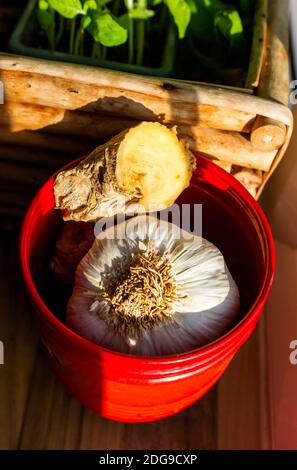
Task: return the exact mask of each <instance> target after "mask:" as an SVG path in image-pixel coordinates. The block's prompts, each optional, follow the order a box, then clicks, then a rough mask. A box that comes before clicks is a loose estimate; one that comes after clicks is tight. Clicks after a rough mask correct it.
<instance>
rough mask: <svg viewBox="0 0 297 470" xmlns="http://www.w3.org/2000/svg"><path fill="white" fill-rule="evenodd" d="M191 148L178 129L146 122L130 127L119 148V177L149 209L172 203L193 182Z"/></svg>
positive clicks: (117, 171)
mask: <svg viewBox="0 0 297 470" xmlns="http://www.w3.org/2000/svg"><path fill="white" fill-rule="evenodd" d="M192 169H193V168H192V162H191V157H190V155H189V151H188V150H187V149H186V148H185V146H184V144H183V143H182V142H180V141H179V140H178V138H177V135H176V134H175V132H174V131H173V130H171V129H168V128H167V127H165V126H163V125H162V124H159V123H153V122H143V123H141V124H139V125H138V126H136V127H135V128H133V129H130V130H129V132H128V133H127V134H126V136H125V138H124V140H123V141H122V142H121V145H120V147H119V149H118V154H117V163H116V172H115V173H116V180H117V184H118V186H119V188H120V189H121V190H123V192H124V193H126V194H130V193H131V194H133V193H135V188H137V189H138V190H139V193H140V195H141V197H140V199H139V201H138V203H139V204H140V205H142V206H143V207H144V209H145V210H146V211H154V210H161V209H162V208H165V207H169V206H171V205H172V204H173V203H174V202H175V200H176V199H177V197H178V196H179V195H180V194H181V193H182V191H183V190H184V189H185V188H187V187H188V186H189V184H190V179H191V176H192Z"/></svg>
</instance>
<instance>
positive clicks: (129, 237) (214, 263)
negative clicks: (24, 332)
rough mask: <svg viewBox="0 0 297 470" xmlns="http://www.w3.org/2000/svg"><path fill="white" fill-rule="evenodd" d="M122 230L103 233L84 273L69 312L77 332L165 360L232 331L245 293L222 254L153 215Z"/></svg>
mask: <svg viewBox="0 0 297 470" xmlns="http://www.w3.org/2000/svg"><path fill="white" fill-rule="evenodd" d="M116 228H117V236H116V237H114V232H113V230H114V228H113V227H110V228H108V229H107V230H106V231H103V232H101V233H100V235H99V237H97V239H96V240H95V242H94V244H93V246H92V248H91V249H90V251H89V252H88V253H87V255H86V256H85V257H84V258H83V259H82V261H81V262H80V264H79V266H78V268H77V271H76V279H75V286H74V290H73V293H72V296H71V298H70V300H69V303H68V306H67V323H68V325H69V326H70V327H71V328H72V329H73V330H74V331H76V332H77V333H79V334H80V335H81V336H83V337H85V338H87V339H89V340H90V341H92V342H94V343H96V344H100V345H102V346H104V347H106V348H109V349H112V350H115V351H119V352H123V353H132V354H137V355H145V356H160V355H166V354H174V353H181V352H185V351H189V350H191V349H194V348H197V347H199V346H203V345H205V344H207V343H209V342H211V341H213V340H215V339H217V338H218V337H219V336H220V335H222V334H223V333H224V332H225V331H226V329H228V327H230V325H231V324H232V322H233V320H234V319H235V317H236V314H237V313H238V310H239V292H238V289H237V286H236V284H235V282H234V280H233V279H232V276H231V274H230V273H229V271H228V268H227V266H226V264H225V261H224V258H223V255H222V254H221V253H220V251H219V250H218V248H216V247H215V246H214V245H213V244H212V243H210V242H209V241H207V240H205V239H202V238H199V237H196V236H194V235H190V234H188V233H187V232H185V231H183V230H181V229H179V228H178V227H177V226H175V225H172V224H170V223H168V222H165V221H162V220H158V219H157V218H155V217H152V216H148V215H140V216H136V217H133V218H132V219H130V220H127V221H126V222H123V223H122V224H119V225H118V226H117V227H116ZM119 234H122V235H123V236H119Z"/></svg>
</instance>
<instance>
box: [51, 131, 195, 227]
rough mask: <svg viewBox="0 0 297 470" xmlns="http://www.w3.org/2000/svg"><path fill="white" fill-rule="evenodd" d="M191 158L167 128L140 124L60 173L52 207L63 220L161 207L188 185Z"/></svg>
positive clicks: (96, 218) (96, 217)
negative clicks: (56, 209)
mask: <svg viewBox="0 0 297 470" xmlns="http://www.w3.org/2000/svg"><path fill="white" fill-rule="evenodd" d="M194 161H195V159H194V156H193V154H192V153H191V152H190V150H188V149H187V148H186V147H185V145H184V144H183V143H182V142H181V141H180V140H179V139H178V137H177V135H176V133H175V132H174V131H173V130H171V129H168V128H167V127H166V126H164V125H162V124H160V123H156V122H142V123H140V124H139V125H137V126H136V127H133V128H131V129H128V130H125V131H123V132H121V133H120V134H118V135H116V136H115V137H114V138H113V139H111V140H110V141H109V142H107V143H106V144H104V145H101V146H99V147H97V148H96V149H95V150H94V151H93V152H92V153H91V154H90V155H89V156H88V157H87V158H85V159H84V160H83V161H81V162H80V163H79V164H78V165H77V166H75V167H74V168H71V169H70V170H65V171H62V172H60V173H59V174H58V176H57V177H56V180H55V184H54V195H55V203H56V207H57V208H60V209H62V211H63V218H64V220H75V221H85V222H86V221H96V220H98V219H99V218H100V217H110V216H113V215H115V214H119V213H126V214H129V213H142V212H150V211H156V210H162V209H164V208H166V207H169V206H170V205H172V204H173V203H174V202H175V200H176V199H177V197H178V196H179V195H180V194H181V193H182V191H183V190H184V189H185V188H187V187H188V186H189V184H190V180H191V176H192V171H193V168H194Z"/></svg>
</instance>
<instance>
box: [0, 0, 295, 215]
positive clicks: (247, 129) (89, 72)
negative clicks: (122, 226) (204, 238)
mask: <svg viewBox="0 0 297 470" xmlns="http://www.w3.org/2000/svg"><path fill="white" fill-rule="evenodd" d="M267 5H268V2H267V0H258V3H257V13H256V16H255V27H254V40H253V47H252V54H251V60H250V68H249V72H248V76H247V83H246V89H236V88H233V89H231V88H226V87H219V86H214V85H206V84H201V83H197V82H185V81H181V80H174V79H160V78H153V77H144V76H139V75H133V74H126V73H123V72H116V71H111V70H106V69H99V68H93V67H90V66H82V65H75V64H64V63H60V62H52V61H46V60H40V59H38V60H37V59H32V58H27V57H19V56H15V55H8V54H4V53H3V54H0V80H2V82H3V84H4V90H5V103H4V105H2V106H0V141H2V144H1V148H0V173H1V175H3V174H6V175H9V174H10V175H11V176H10V177H9V178H8V180H9V181H8V186H10V180H13V181H15V182H17V183H19V182H22V183H23V184H22V188H25V189H26V188H27V187H33V186H34V187H35V186H36V187H37V186H38V185H39V184H40V183H41V182H43V181H44V179H45V178H46V176H47V175H48V174H49V173H50V172H52V171H53V170H54V169H56V168H58V167H60V166H62V165H63V164H64V163H65V162H66V161H69V160H70V159H73V158H75V157H76V156H78V155H81V154H84V153H87V152H89V151H90V150H91V149H92V148H93V147H94V146H95V145H97V144H98V143H101V142H102V141H103V140H106V139H108V138H110V137H112V136H113V135H114V134H115V133H117V132H119V131H121V130H123V129H124V128H127V127H129V126H133V125H135V124H136V123H137V122H138V121H140V120H148V121H160V122H163V123H165V124H168V125H171V126H177V130H178V132H179V134H180V135H181V136H182V137H183V138H184V139H185V140H186V141H187V142H188V144H189V146H190V147H191V148H192V149H193V150H196V151H200V152H202V153H204V154H205V155H207V156H208V157H209V158H211V159H212V160H214V161H215V162H216V163H217V164H219V165H220V166H222V167H223V168H225V169H226V170H227V171H229V172H232V173H233V174H234V175H235V177H236V178H238V179H239V180H240V181H241V182H242V183H243V184H245V185H246V187H247V188H248V189H249V190H250V192H251V193H252V194H253V195H254V196H255V197H259V195H260V194H261V192H262V190H263V188H264V186H265V184H266V182H267V180H268V178H269V177H270V175H271V174H272V172H273V171H274V170H275V168H276V167H277V165H278V163H279V162H280V160H281V158H282V156H283V155H284V152H285V149H286V147H287V145H288V142H289V140H290V137H291V133H292V126H293V119H292V114H291V111H290V110H289V109H288V107H287V106H288V90H289V64H288V15H287V9H286V6H287V1H283V0H271V1H270V2H269V14H268V21H267V12H268V10H267ZM259 44H260V46H261V47H259ZM4 179H6V178H3V176H1V180H4ZM0 183H1V182H0ZM3 184H4V183H3ZM5 184H7V181H6V183H5ZM25 189H24V191H25ZM13 192H15V191H13ZM7 197H8V196H7ZM22 201H24V199H22ZM3 204H4V203H3ZM1 207H2V204H1V201H0V210H1Z"/></svg>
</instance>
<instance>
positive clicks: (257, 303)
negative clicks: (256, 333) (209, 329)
mask: <svg viewBox="0 0 297 470" xmlns="http://www.w3.org/2000/svg"><path fill="white" fill-rule="evenodd" d="M195 155H196V159H197V163H198V164H197V170H199V168H203V167H204V168H206V169H207V170H208V171H211V172H212V173H214V175H215V176H216V177H218V178H220V179H221V181H222V183H225V184H227V185H228V187H231V188H232V189H233V190H234V191H235V192H236V194H237V196H239V199H240V200H241V201H242V202H244V205H245V206H246V207H247V208H249V209H250V210H251V211H252V213H253V215H254V217H255V218H256V220H257V222H258V224H259V227H260V228H261V229H262V230H261V231H262V238H263V241H264V246H263V249H265V253H266V258H267V263H266V267H265V274H264V275H263V284H262V287H261V289H260V290H259V292H258V294H257V296H256V298H255V300H254V302H253V303H252V305H251V306H250V308H249V310H248V311H247V312H246V314H245V315H244V316H243V317H242V318H241V320H240V321H239V322H238V323H236V324H235V325H234V326H233V327H232V328H231V329H230V330H228V331H227V332H226V333H225V334H224V335H222V336H220V337H219V338H217V339H216V340H214V341H212V342H210V343H208V344H206V345H205V346H201V347H199V348H195V349H192V350H190V351H186V352H183V353H178V354H170V355H164V356H139V355H132V354H128V353H122V352H118V351H113V350H111V349H108V348H105V347H103V346H100V345H97V344H95V343H92V342H91V341H89V340H88V339H85V338H83V337H82V336H80V335H79V334H78V333H76V332H74V331H73V330H72V329H70V328H69V327H68V326H67V325H66V324H65V323H63V322H62V321H61V320H59V319H58V318H57V317H56V315H55V314H54V313H53V312H52V311H51V310H50V309H49V307H48V306H47V304H46V303H45V301H44V300H43V298H42V297H41V295H40V294H39V291H38V289H37V286H36V284H35V282H34V280H33V276H32V274H31V269H30V260H29V253H28V250H27V239H28V235H27V234H28V230H29V228H30V225H31V218H32V214H33V213H34V212H35V210H36V208H37V206H38V203H39V198H40V194H41V192H42V191H43V189H44V188H45V187H46V186H47V185H53V182H54V178H55V176H56V175H57V174H58V173H59V172H60V171H62V170H65V169H66V168H71V167H72V166H74V165H75V164H77V163H78V162H79V161H80V160H82V159H83V158H84V157H80V158H78V159H75V160H73V161H71V162H70V163H68V164H67V165H65V166H64V167H63V168H62V169H60V170H58V171H57V172H56V173H55V174H54V175H52V176H51V177H50V178H49V179H48V180H47V181H46V182H45V183H44V184H43V185H42V187H41V188H40V189H39V191H38V192H37V193H36V195H35V197H34V198H33V200H32V202H31V204H30V206H29V208H28V210H27V212H26V214H25V216H24V219H23V224H22V228H21V233H20V241H19V255H20V261H21V271H22V274H23V278H24V281H25V285H26V287H27V290H28V292H29V295H30V297H31V299H32V300H33V302H34V304H35V306H36V307H37V309H38V314H39V315H40V314H42V315H43V317H45V319H46V320H47V322H48V323H50V325H51V326H52V327H53V328H54V329H56V330H58V331H59V332H60V333H62V334H63V335H66V336H67V337H68V339H72V340H73V341H76V342H77V344H79V346H80V347H82V348H84V349H85V351H86V352H88V353H89V354H90V355H94V356H96V358H97V359H98V355H99V353H100V357H102V354H105V355H106V356H110V357H111V356H112V357H117V358H118V359H120V358H122V359H125V360H129V361H131V362H134V361H139V360H141V361H143V362H147V363H158V364H159V365H160V364H161V363H163V364H166V363H172V362H174V363H178V362H181V361H187V360H189V361H191V360H193V359H194V358H197V357H199V358H201V359H202V358H205V359H207V358H210V357H213V356H214V355H216V354H221V353H223V352H226V350H229V349H233V350H234V353H235V351H236V350H237V349H238V348H239V347H240V345H241V344H242V343H243V342H244V341H245V339H246V338H247V336H249V333H251V332H252V329H251V328H250V325H251V324H253V323H256V322H257V320H258V318H259V316H260V314H261V311H262V310H263V307H264V305H265V302H266V300H267V298H268V296H269V294H270V290H271V287H272V283H273V278H274V273H275V247H274V240H273V235H272V232H271V228H270V226H269V223H268V221H267V219H266V216H265V215H264V212H263V210H262V208H261V207H260V205H259V203H258V202H257V201H256V200H255V199H254V198H253V197H252V195H251V194H250V193H249V192H248V191H247V189H246V188H245V187H244V186H243V185H242V184H241V183H240V182H239V181H237V180H236V179H235V178H234V177H233V176H232V175H231V174H229V173H227V172H226V171H225V170H223V169H222V168H220V167H219V166H218V165H215V164H214V163H213V162H211V161H210V160H208V159H207V158H205V157H204V156H202V155H200V154H199V153H197V152H195ZM197 170H196V171H197ZM248 330H250V332H248ZM235 339H237V343H236V346H235V347H234V346H233V343H234V341H235ZM232 355H233V354H232ZM222 359H223V357H222Z"/></svg>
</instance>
